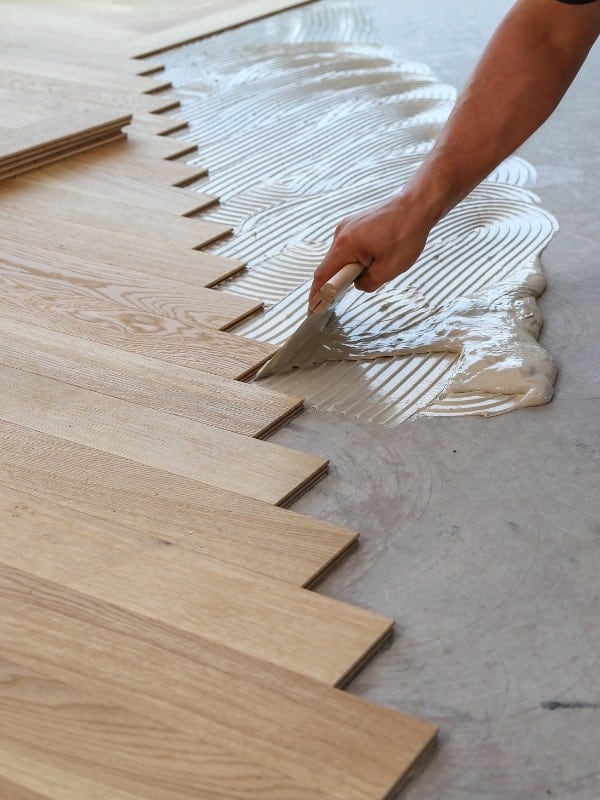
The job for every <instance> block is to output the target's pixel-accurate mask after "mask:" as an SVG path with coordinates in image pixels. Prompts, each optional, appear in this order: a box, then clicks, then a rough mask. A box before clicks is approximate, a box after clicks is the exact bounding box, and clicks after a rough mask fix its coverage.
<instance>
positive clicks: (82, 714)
mask: <svg viewBox="0 0 600 800" xmlns="http://www.w3.org/2000/svg"><path fill="white" fill-rule="evenodd" d="M3 771H5V772H7V773H10V774H11V775H12V777H13V778H14V779H15V780H19V781H20V783H21V787H23V783H24V784H26V785H27V786H34V787H35V788H36V790H38V791H39V790H43V791H44V795H43V797H44V798H52V800H71V798H72V799H73V800H84V798H85V800H89V798H90V797H94V798H96V797H97V798H98V800H107V798H109V797H110V798H111V799H112V798H113V797H114V794H113V792H114V791H121V792H123V791H126V792H129V793H131V794H132V795H133V796H134V797H135V798H137V799H138V800H215V799H216V798H219V800H306V797H307V793H308V792H309V791H310V796H311V798H314V797H316V798H322V800H326V798H325V796H324V795H322V794H321V793H318V794H317V795H315V793H314V790H312V789H311V790H309V788H308V787H307V786H299V785H297V784H295V782H294V781H292V780H290V779H289V778H286V777H284V776H283V775H281V774H279V773H277V772H274V771H271V770H266V769H264V768H261V767H259V766H258V765H257V764H252V763H251V762H249V761H248V760H245V759H241V758H239V757H238V756H234V755H232V754H231V753H228V752H227V751H225V750H223V749H222V748H218V747H211V746H210V744H209V743H207V742H204V741H202V740H200V739H195V738H194V737H192V736H188V735H186V734H185V733H182V732H181V731H179V730H175V729H173V728H167V727H166V726H164V725H161V724H160V723H157V722H154V721H153V720H150V719H146V718H145V717H142V716H140V715H139V714H134V713H132V712H131V711H129V710H127V709H125V708H123V707H120V706H115V705H112V704H110V703H107V702H104V701H103V700H102V699H101V698H99V697H97V696H95V695H93V694H89V693H83V692H80V691H78V690H76V689H74V688H73V687H72V686H69V685H68V684H66V683H63V682H60V681H56V680H51V679H47V678H44V677H43V676H40V675H37V674H36V673H34V672H32V671H31V670H28V669H25V668H24V667H22V666H20V665H18V664H15V663H13V662H10V661H7V660H5V659H2V660H0V774H1V773H2V772H3ZM9 792H10V793H9ZM22 792H23V794H19V793H18V787H17V785H16V784H15V783H11V784H8V782H5V783H3V781H2V778H0V797H2V798H3V800H39V798H40V797H42V795H39V794H35V793H30V792H31V790H29V789H25V788H24V787H23V788H22ZM92 792H93V793H92Z"/></svg>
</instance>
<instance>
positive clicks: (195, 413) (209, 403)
mask: <svg viewBox="0 0 600 800" xmlns="http://www.w3.org/2000/svg"><path fill="white" fill-rule="evenodd" d="M0 363H2V364H5V365H6V366H9V367H13V368H15V369H22V370H25V371H26V372H32V373H34V374H36V375H43V376H45V377H47V378H53V379H54V380H59V381H62V382H63V383H67V384H73V385H74V386H80V387H82V388H85V389H90V390H92V391H95V392H100V393H101V394H108V395H110V396H112V397H119V398H121V399H122V400H127V401H129V402H132V403H137V404H138V405H142V406H148V407H149V408H155V409H158V410H161V411H168V412H169V413H170V414H175V415H177V416H180V417H184V418H185V419H192V420H195V421H197V422H203V423H205V424H207V425H212V426H213V427H215V428H222V429H224V430H229V431H233V432H234V433H240V434H242V435H243V436H253V437H256V438H264V437H265V436H266V435H267V434H269V433H271V432H272V431H273V430H274V429H276V428H277V427H279V426H280V425H282V424H283V423H284V422H287V421H289V420H290V419H291V417H293V416H295V415H296V414H297V413H298V412H299V411H300V410H301V409H302V405H303V404H302V400H301V399H300V398H299V397H288V396H287V395H284V394H279V393H278V392H274V391H271V390H268V389H265V388H263V387H261V386H259V385H258V384H256V383H241V382H240V381H232V380H228V379H226V378H221V377H219V376H218V375H211V374H210V373H207V372H200V371H199V370H195V369H186V368H184V367H178V366H176V365H173V364H164V363H163V362H161V361H157V360H156V359H151V358H144V357H142V356H136V355H134V354H132V353H127V352H125V351H124V350H119V349H117V348H115V347H106V346H104V345H100V344H97V343H95V342H90V341H87V340H84V339H79V338H78V337H76V336H65V335H64V334H60V333H56V332H55V331H51V330H48V329H47V328H46V329H44V328H39V327H37V326H33V325H25V324H23V323H19V322H16V321H14V320H5V319H2V318H0Z"/></svg>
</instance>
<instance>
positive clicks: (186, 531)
mask: <svg viewBox="0 0 600 800" xmlns="http://www.w3.org/2000/svg"><path fill="white" fill-rule="evenodd" d="M0 445H1V446H0V483H2V484H4V485H6V486H10V487H11V488H13V489H17V490H21V491H24V492H26V493H27V494H30V495H34V496H36V497H39V498H42V499H44V500H47V501H49V502H51V503H56V504H59V505H63V506H67V507H68V508H72V509H75V510H81V511H83V512H85V513H88V514H91V515H94V516H97V517H100V518H102V519H105V520H107V521H109V522H110V523H112V524H114V525H121V526H123V527H124V528H127V529H131V530H135V531H137V532H138V533H140V534H143V535H145V536H149V537H154V538H159V539H162V540H163V542H165V541H171V542H174V543H175V544H177V545H178V546H180V547H183V548H186V549H189V550H193V551H195V552H198V553H201V554H203V555H206V556H209V557H210V558H213V559H217V560H220V561H224V562H225V563H228V564H233V565H237V566H241V567H244V568H246V569H250V570H253V571H254V572H257V573H260V574H261V575H266V576H269V577H274V578H277V579H278V580H282V581H286V582H288V583H291V584H293V585H295V586H308V585H311V584H313V583H314V582H315V581H316V580H317V579H318V578H319V577H321V575H322V574H324V573H325V572H326V571H327V570H328V569H330V568H331V567H332V566H333V565H334V564H335V563H336V562H337V561H338V560H339V559H341V558H343V557H344V556H345V555H346V554H347V553H348V552H349V551H350V550H352V549H353V548H354V547H355V546H356V542H357V534H355V533H353V532H352V531H347V530H344V529H342V528H340V527H338V526H336V525H333V524H332V523H330V522H325V521H322V520H317V519H313V518H311V517H306V516H302V515H300V514H296V513H295V512H293V511H288V510H284V509H282V508H277V507H276V506H272V505H269V504H268V503H264V502H262V501H259V500H251V499H250V498H246V497H242V496H241V495H239V494H235V493H233V492H227V491H225V490H223V489H216V488H215V487H213V486H208V485H207V484H203V483H200V482H199V481H193V480H190V479H188V478H183V477H181V476H177V475H172V474H170V473H168V472H163V471H161V470H156V469H153V468H151V467H147V466H145V465H143V464H135V463H134V462H132V461H129V460H127V459H124V458H119V457H117V456H113V455H111V454H110V453H104V452H101V451H99V450H92V449H90V448H88V447H83V446H82V445H78V444H75V443H73V442H68V441H66V440H62V439H56V438H55V437H53V436H49V435H48V434H45V433H39V432H37V431H33V430H30V429H28V428H23V427H21V426H18V425H13V424H11V423H7V422H4V421H1V420H0ZM31 453H35V459H33V458H32V457H31ZM158 531H160V533H158Z"/></svg>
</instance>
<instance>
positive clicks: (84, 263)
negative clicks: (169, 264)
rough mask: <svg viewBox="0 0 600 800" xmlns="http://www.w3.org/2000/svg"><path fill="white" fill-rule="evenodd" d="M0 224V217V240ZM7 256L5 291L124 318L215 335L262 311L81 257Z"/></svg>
mask: <svg viewBox="0 0 600 800" xmlns="http://www.w3.org/2000/svg"><path fill="white" fill-rule="evenodd" d="M5 222H6V218H3V217H2V215H1V214H0V236H2V235H3V234H2V231H3V230H4V224H5ZM10 250H11V248H10V246H6V247H5V255H3V256H0V265H1V268H2V278H1V282H2V283H3V284H4V286H5V287H8V286H9V285H10V282H11V280H12V281H16V282H18V283H19V284H21V285H29V286H31V288H32V289H36V290H38V291H41V292H47V293H48V294H50V295H53V294H54V295H58V294H61V295H62V296H65V297H66V296H69V295H73V296H74V297H77V296H81V297H90V298H93V299H99V300H104V299H106V300H108V301H109V302H110V303H113V304H115V305H117V306H120V307H122V308H123V309H125V310H126V311H129V312H134V313H136V312H141V313H146V312H149V313H151V314H153V315H156V316H158V317H164V318H165V319H172V320H176V321H179V322H182V323H184V324H186V325H196V324H200V325H206V326H208V327H211V328H217V329H224V328H228V327H231V325H233V324H235V323H236V322H238V321H240V320H242V319H244V318H245V317H247V316H249V315H250V314H253V313H255V312H256V311H258V310H260V309H261V307H262V304H261V303H257V302H255V301H253V300H249V299H247V298H243V297H240V298H238V297H236V296H235V295H228V294H226V293H224V292H217V291H215V290H214V289H207V288H204V287H203V286H201V285H200V286H198V285H196V286H191V285H190V284H186V283H184V282H181V281H176V280H168V279H165V278H159V277H157V276H148V275H144V274H143V273H140V272H137V271H136V270H125V269H123V268H118V267H115V266H112V265H110V264H102V263H100V262H97V261H94V260H93V259H87V258H84V257H83V256H80V257H77V256H69V255H67V256H66V257H65V256H64V255H62V254H61V252H60V250H58V251H57V252H56V253H53V252H51V253H44V252H43V251H42V250H41V249H40V250H38V251H33V252H31V251H30V252H28V253H26V254H25V255H23V254H22V249H21V248H16V251H17V252H15V254H12V253H11V252H10ZM6 251H8V252H6Z"/></svg>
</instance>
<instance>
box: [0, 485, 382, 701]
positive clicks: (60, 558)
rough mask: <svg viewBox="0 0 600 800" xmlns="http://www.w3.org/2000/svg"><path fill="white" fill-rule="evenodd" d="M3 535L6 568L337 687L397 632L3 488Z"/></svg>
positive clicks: (364, 614)
mask: <svg viewBox="0 0 600 800" xmlns="http://www.w3.org/2000/svg"><path fill="white" fill-rule="evenodd" d="M0 525H1V526H2V528H3V531H4V532H3V535H2V541H1V542H0V561H1V562H3V563H4V564H7V565H10V566H12V567H14V568H16V569H19V570H22V571H24V572H27V573H30V574H31V575H35V576H37V577H38V578H41V579H44V580H49V581H54V582H55V583H56V584H59V585H61V586H65V587H68V588H70V589H73V590H75V591H81V592H85V593H86V594H87V595H89V596H90V597H94V598H96V599H98V600H102V601H105V602H110V603H114V604H116V605H118V606H119V608H123V609H127V610H129V611H132V612H134V613H138V614H142V615H144V616H146V617H148V618H150V619H156V620H160V621H162V622H164V623H166V624H168V625H172V626H173V627H174V628H177V629H178V630H180V631H187V632H188V633H190V634H194V635H197V636H202V638H203V639H205V640H206V641H210V642H215V643H217V644H225V645H231V643H234V647H235V649H236V651H238V652H240V653H245V654H247V655H250V656H253V657H254V658H256V659H262V660H264V661H267V662H269V663H272V664H276V665H278V666H280V667H284V668H286V669H289V670H290V671H291V672H296V673H298V674H300V675H308V676H309V677H312V678H314V679H315V680H318V681H322V682H323V683H326V684H328V685H331V686H334V685H335V686H337V685H342V684H345V683H347V682H348V680H349V679H350V678H351V677H352V676H353V675H354V674H355V672H356V670H357V669H358V668H359V667H360V666H361V665H362V664H364V663H365V661H367V660H368V659H369V658H370V657H371V656H372V655H373V654H374V653H375V652H376V651H377V650H378V648H379V647H380V646H381V644H382V642H384V641H385V640H386V639H387V638H388V637H389V636H390V634H391V631H392V626H393V622H392V620H390V619H387V618H385V617H380V616H378V615H376V614H373V613H372V612H369V611H364V610H362V609H360V608H356V607H354V606H350V605H346V604H344V603H340V602H338V601H336V600H333V599H331V598H328V597H324V596H322V595H319V594H316V593H315V592H311V591H309V590H307V589H301V588H297V587H294V586H290V584H288V583H285V582H284V581H278V580H275V579H273V578H267V577H264V576H262V575H258V574H257V573H255V572H252V571H251V570H246V569H244V568H242V567H238V566H233V565H230V564H225V563H224V562H223V561H218V560H215V559H212V558H210V557H207V556H204V555H202V554H200V553H196V552H191V551H190V550H187V549H183V548H180V547H178V546H177V545H176V544H171V545H170V546H165V545H164V539H158V538H151V537H148V536H145V535H140V534H137V533H136V532H135V531H131V530H129V529H126V528H122V527H121V526H117V525H114V524H111V523H109V522H107V521H106V520H100V519H98V518H94V517H90V516H88V515H85V514H83V513H81V512H80V511H74V510H71V509H67V508H65V507H61V506H53V505H52V504H50V503H48V502H47V501H45V500H39V499H37V498H32V497H30V496H29V495H27V494H23V493H22V492H17V491H14V490H12V489H9V488H6V487H4V486H0ZM155 532H156V535H159V536H160V535H162V532H161V530H160V528H158V529H156V531H155ZM48 542H52V546H51V547H48V546H47V543H48ZM315 652H317V653H318V654H319V658H318V659H316V658H315V655H314V654H315Z"/></svg>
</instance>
